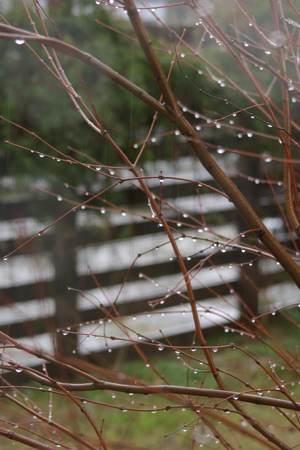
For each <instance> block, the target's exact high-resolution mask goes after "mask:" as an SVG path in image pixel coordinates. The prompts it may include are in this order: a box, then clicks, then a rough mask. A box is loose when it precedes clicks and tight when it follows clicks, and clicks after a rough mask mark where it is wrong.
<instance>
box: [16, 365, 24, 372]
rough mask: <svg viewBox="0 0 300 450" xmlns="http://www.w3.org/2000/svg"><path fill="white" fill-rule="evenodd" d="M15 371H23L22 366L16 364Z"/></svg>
mask: <svg viewBox="0 0 300 450" xmlns="http://www.w3.org/2000/svg"><path fill="white" fill-rule="evenodd" d="M15 371H16V372H17V373H21V372H22V371H23V369H22V367H19V366H16V368H15Z"/></svg>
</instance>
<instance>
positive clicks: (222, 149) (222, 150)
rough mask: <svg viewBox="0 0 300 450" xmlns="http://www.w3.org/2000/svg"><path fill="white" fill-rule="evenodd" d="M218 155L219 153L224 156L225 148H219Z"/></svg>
mask: <svg viewBox="0 0 300 450" xmlns="http://www.w3.org/2000/svg"><path fill="white" fill-rule="evenodd" d="M217 153H219V155H222V154H223V153H225V150H224V148H218V150H217Z"/></svg>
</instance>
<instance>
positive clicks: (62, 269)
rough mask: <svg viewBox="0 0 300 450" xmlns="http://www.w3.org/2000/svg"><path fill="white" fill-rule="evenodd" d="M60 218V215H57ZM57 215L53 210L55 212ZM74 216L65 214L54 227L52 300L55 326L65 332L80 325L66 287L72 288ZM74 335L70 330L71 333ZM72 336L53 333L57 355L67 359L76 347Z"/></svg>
mask: <svg viewBox="0 0 300 450" xmlns="http://www.w3.org/2000/svg"><path fill="white" fill-rule="evenodd" d="M60 212H61V214H63V212H62V211H60ZM56 213H57V210H56ZM75 215H76V212H74V213H71V214H68V215H67V216H66V217H65V218H64V219H62V220H60V221H59V222H58V223H57V224H56V225H55V238H54V248H53V264H54V268H55V281H54V290H55V292H54V298H55V307H56V311H55V326H56V328H57V329H62V328H63V329H64V330H66V331H68V327H69V326H71V325H74V324H76V323H78V322H80V318H79V314H78V312H77V305H76V292H74V291H73V290H70V289H68V287H75V286H76V243H77V239H76V224H75ZM72 330H73V331H74V328H73V329H72ZM76 344H77V339H76V335H75V334H72V333H68V334H66V333H62V332H57V333H56V351H57V353H58V355H61V356H70V355H71V354H72V351H73V349H74V348H75V347H76Z"/></svg>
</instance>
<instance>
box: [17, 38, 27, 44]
mask: <svg viewBox="0 0 300 450" xmlns="http://www.w3.org/2000/svg"><path fill="white" fill-rule="evenodd" d="M24 42H25V41H24V39H20V38H19V39H16V40H15V43H16V44H17V45H22V44H24Z"/></svg>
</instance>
